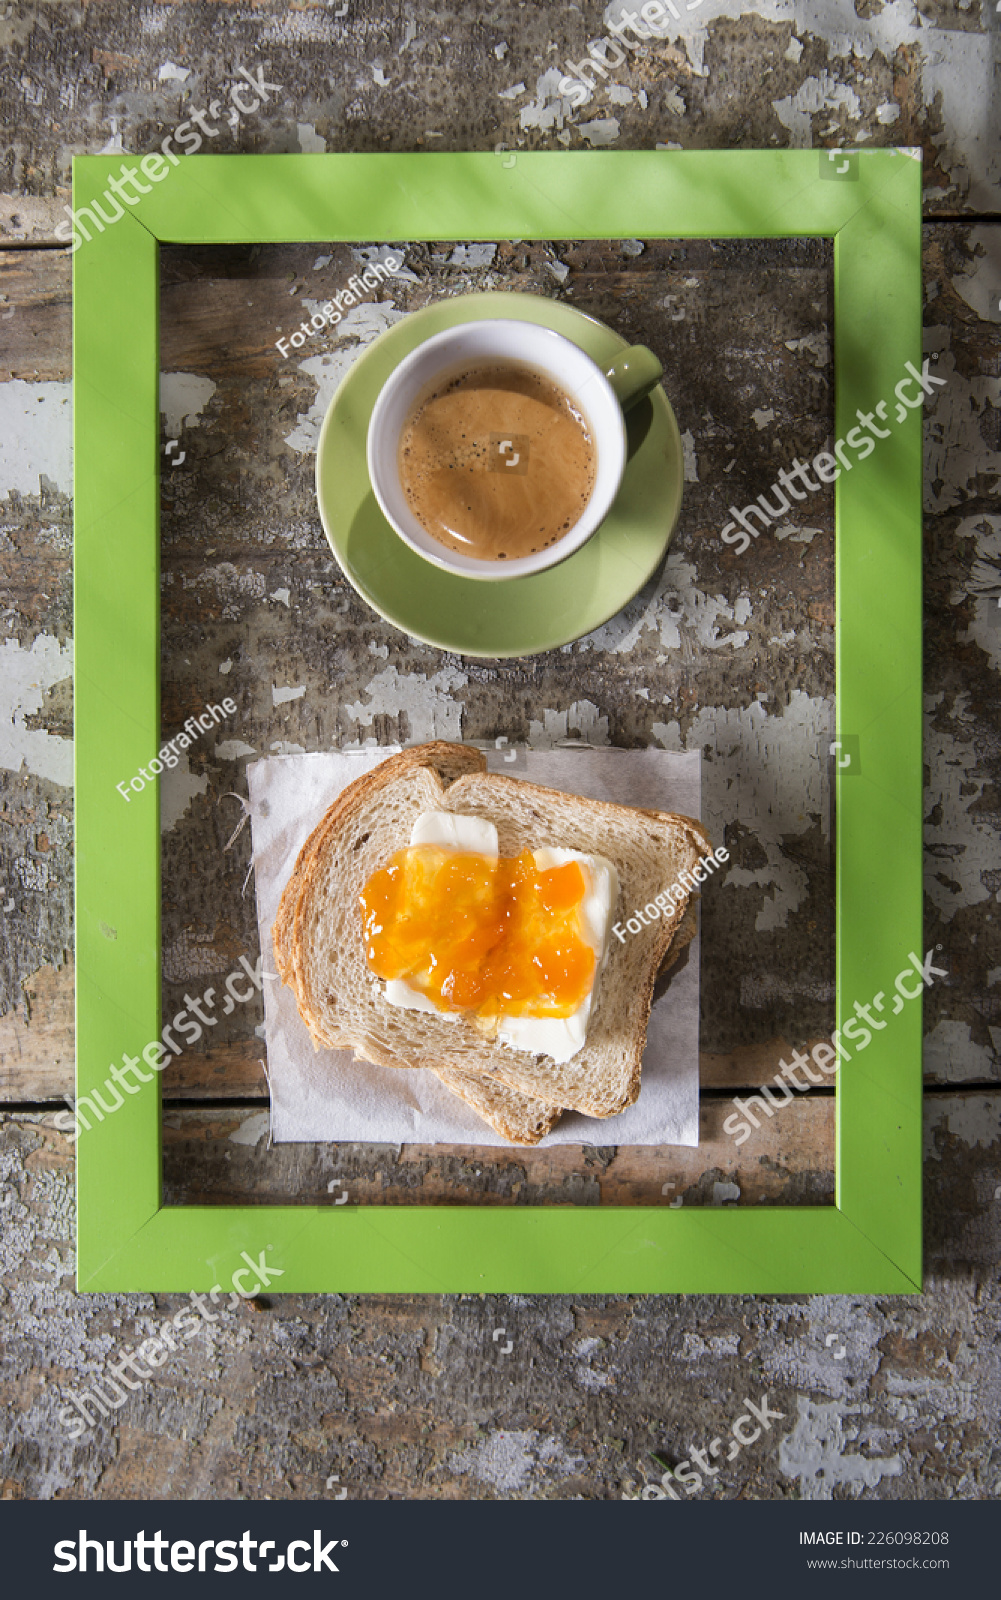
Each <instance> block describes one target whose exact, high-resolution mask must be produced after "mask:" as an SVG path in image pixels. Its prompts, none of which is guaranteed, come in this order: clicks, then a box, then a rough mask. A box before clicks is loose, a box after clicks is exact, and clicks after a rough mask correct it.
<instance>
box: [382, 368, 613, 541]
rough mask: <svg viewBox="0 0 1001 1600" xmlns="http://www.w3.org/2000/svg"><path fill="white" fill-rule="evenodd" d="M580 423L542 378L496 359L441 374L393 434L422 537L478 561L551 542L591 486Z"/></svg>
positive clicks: (591, 456) (569, 523)
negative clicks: (399, 429) (398, 431)
mask: <svg viewBox="0 0 1001 1600" xmlns="http://www.w3.org/2000/svg"><path fill="white" fill-rule="evenodd" d="M595 465H596V451H595V447H594V441H593V439H592V437H591V432H590V429H589V427H588V424H587V421H586V419H585V417H584V415H583V413H582V412H581V411H580V409H579V408H578V407H577V406H576V405H575V404H574V402H573V401H572V400H571V398H570V396H569V395H567V394H566V393H565V391H564V390H563V389H561V388H560V387H559V385H558V384H556V383H554V382H553V380H552V379H551V378H550V377H548V376H547V375H546V374H543V373H540V372H536V371H534V370H533V369H532V368H531V367H529V366H525V365H524V364H522V363H521V362H515V361H502V360H497V359H496V358H494V359H492V360H490V361H483V362H480V363H479V364H477V365H473V366H466V367H464V368H463V370H462V371H461V372H459V373H457V374H453V375H452V376H449V375H448V374H442V375H440V376H439V378H438V379H437V380H436V381H435V384H434V387H432V388H431V389H430V390H429V391H428V390H426V391H425V393H424V394H423V395H422V396H421V397H420V398H419V399H418V400H417V401H416V403H415V405H414V406H413V407H412V409H411V412H410V415H409V416H408V418H407V420H406V423H405V424H404V427H403V430H402V433H401V435H400V443H399V452H398V470H399V475H400V483H401V486H402V488H403V492H404V495H405V497H406V501H407V504H408V506H409V507H410V510H411V511H412V512H413V514H414V516H415V517H416V518H417V520H418V522H419V523H420V525H421V527H422V528H423V529H424V531H425V532H426V533H428V534H429V535H430V536H431V538H432V539H435V540H437V541H438V543H439V544H442V545H444V546H445V548H446V549H448V550H453V551H457V552H460V553H462V554H463V555H468V556H474V557H476V558H477V559H478V560H481V561H505V560H517V559H519V558H521V557H524V556H531V555H535V554H536V553H537V552H538V551H541V550H545V549H548V547H549V546H550V545H554V544H556V542H557V540H559V539H562V538H563V537H564V535H565V534H567V533H569V531H570V529H571V528H572V527H573V526H574V524H575V523H576V522H578V521H579V520H580V518H581V516H582V515H583V512H584V509H585V507H586V505H587V503H588V501H589V500H590V498H591V492H592V490H593V488H594V479H595Z"/></svg>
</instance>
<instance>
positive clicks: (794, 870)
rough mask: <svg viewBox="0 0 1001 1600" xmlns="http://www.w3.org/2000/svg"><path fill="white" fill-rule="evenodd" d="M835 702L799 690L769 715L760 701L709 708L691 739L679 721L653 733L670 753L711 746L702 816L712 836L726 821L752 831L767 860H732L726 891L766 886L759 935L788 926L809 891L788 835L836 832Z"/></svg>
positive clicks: (704, 777)
mask: <svg viewBox="0 0 1001 1600" xmlns="http://www.w3.org/2000/svg"><path fill="white" fill-rule="evenodd" d="M833 728H834V704H833V701H831V700H829V699H826V698H822V699H819V698H818V699H815V698H813V697H812V696H810V695H807V694H804V693H803V691H802V690H800V689H794V690H793V692H792V694H791V695H790V697H789V704H788V705H787V706H785V707H784V708H783V710H782V712H781V713H780V714H779V715H778V716H770V715H769V714H768V712H766V711H765V709H764V707H763V706H762V705H760V704H755V705H752V706H748V707H746V708H744V709H734V710H731V709H729V708H727V707H725V706H718V707H716V706H706V707H703V708H702V709H701V710H700V711H699V712H698V714H697V715H696V716H695V717H694V719H693V721H692V723H691V725H690V727H689V729H688V733H687V735H686V738H685V741H684V743H682V740H681V727H680V724H679V723H678V722H668V723H664V722H655V723H654V724H653V728H652V730H651V731H652V735H653V737H654V738H655V739H656V740H657V741H658V742H659V743H660V744H662V745H663V746H664V748H665V749H667V750H682V749H686V750H702V751H703V752H705V751H706V750H708V751H709V752H711V754H710V755H709V756H708V757H707V758H706V759H705V760H704V761H703V766H702V820H703V822H704V824H705V826H706V829H707V831H708V833H709V837H710V838H711V839H716V840H719V839H722V838H723V829H724V827H725V826H726V824H727V823H731V824H732V823H734V822H739V823H740V824H741V825H742V826H743V827H745V828H747V830H748V831H749V832H750V833H753V834H754V836H755V838H756V839H757V841H758V843H759V844H760V845H761V847H762V849H763V850H764V852H765V855H766V857H767V860H766V862H765V864H764V865H763V866H761V867H757V868H755V869H754V870H751V869H749V868H747V867H738V866H736V865H734V864H733V863H731V865H730V868H729V870H728V872H727V877H726V883H725V885H724V887H725V889H726V890H731V889H749V888H752V887H755V888H758V889H760V890H762V891H763V895H762V902H761V909H760V911H759V912H758V914H757V917H756V919H755V924H754V926H755V928H756V930H757V931H758V932H759V933H764V932H769V931H771V930H772V929H775V928H785V927H787V926H788V923H789V915H790V913H791V912H793V911H795V910H797V909H798V907H799V906H800V905H801V903H802V902H803V900H804V899H805V898H806V896H807V894H808V892H809V879H808V877H807V874H806V872H805V871H804V869H803V868H802V867H800V866H799V865H798V864H797V863H796V862H795V861H792V860H790V858H789V857H788V856H787V855H786V854H785V852H784V850H783V847H782V843H783V840H784V839H785V838H786V837H787V836H788V835H790V834H791V835H797V834H802V833H806V832H807V831H808V830H809V829H810V828H812V827H816V826H818V825H819V827H820V828H821V831H822V833H823V835H824V836H825V837H828V836H829V832H830V800H829V772H828V754H827V752H828V746H829V744H830V741H831V739H832V738H833V737H834V735H833Z"/></svg>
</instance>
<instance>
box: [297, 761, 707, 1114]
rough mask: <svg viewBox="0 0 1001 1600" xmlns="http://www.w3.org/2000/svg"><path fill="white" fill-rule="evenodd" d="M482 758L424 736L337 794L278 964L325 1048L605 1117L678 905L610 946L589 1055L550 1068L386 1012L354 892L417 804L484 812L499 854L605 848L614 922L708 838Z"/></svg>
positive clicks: (451, 1025) (628, 1087)
mask: <svg viewBox="0 0 1001 1600" xmlns="http://www.w3.org/2000/svg"><path fill="white" fill-rule="evenodd" d="M485 765H486V763H485V761H484V759H483V757H482V756H481V755H480V754H479V752H477V751H474V750H470V749H468V747H464V746H455V745H442V744H433V745H424V746H417V747H415V748H414V749H411V750H406V751H404V752H403V753H402V754H401V755H398V756H392V757H390V758H389V759H388V760H387V761H385V762H383V763H382V765H381V766H379V767H378V768H376V769H375V770H374V771H372V772H370V773H366V774H365V775H363V776H362V777H360V778H358V779H356V781H355V782H354V783H353V784H351V785H349V786H348V788H347V789H345V790H344V791H343V792H342V793H341V794H340V795H339V796H338V798H337V799H336V800H335V801H334V803H333V805H331V806H330V808H329V809H328V811H327V813H326V815H325V817H324V818H323V820H322V821H321V823H320V824H319V826H318V827H317V828H316V829H315V830H314V832H313V834H312V835H311V836H310V839H309V840H308V841H307V844H306V846H304V848H303V851H302V852H300V857H299V860H298V862H297V864H296V868H295V871H294V872H293V874H292V878H291V879H290V881H289V883H288V885H287V886H286V889H285V893H284V894H283V897H282V903H281V906H280V909H279V913H278V917H277V919H276V923H275V929H274V942H275V956H276V961H277V963H278V970H279V973H280V974H281V976H282V978H283V980H284V981H285V982H287V983H290V984H291V986H292V988H293V989H294V991H295V994H296V998H297V1001H298V1004H299V1011H300V1014H301V1016H302V1017H303V1020H304V1021H305V1023H306V1025H307V1027H308V1028H309V1029H310V1032H311V1033H312V1035H313V1037H314V1040H316V1041H317V1042H318V1043H319V1044H322V1045H326V1046H328V1047H329V1048H331V1049H353V1050H354V1051H355V1052H356V1053H357V1054H358V1055H360V1056H362V1057H364V1058H366V1059H368V1060H371V1061H375V1062H377V1063H379V1064H380V1065H383V1066H398V1067H412V1066H420V1065H424V1066H434V1067H435V1068H444V1069H446V1070H449V1071H451V1072H453V1073H454V1072H460V1073H463V1074H466V1075H472V1076H474V1077H478V1078H480V1079H481V1080H482V1081H483V1082H485V1083H486V1084H495V1085H501V1086H503V1087H505V1088H508V1089H514V1090H517V1091H519V1092H520V1093H521V1094H522V1095H524V1096H527V1097H528V1098H529V1099H532V1100H537V1101H539V1102H542V1103H544V1104H546V1105H548V1106H550V1107H570V1108H572V1109H575V1110H579V1111H582V1112H584V1113H586V1114H587V1115H589V1116H598V1117H607V1116H614V1115H615V1114H616V1113H617V1112H619V1111H622V1110H624V1109H625V1107H626V1106H628V1105H631V1104H632V1103H633V1101H634V1100H635V1099H636V1096H637V1094H638V1092H639V1072H640V1062H641V1059H642V1053H643V1045H644V1041H645V1037H646V1025H647V1019H648V1015H649V1009H650V1002H651V997H652V993H653V984H654V979H655V977H656V974H657V971H658V969H659V967H660V965H661V961H662V959H663V956H664V955H665V953H666V951H667V948H668V946H669V945H670V943H671V940H672V938H673V936H674V933H675V931H676V930H677V929H678V927H679V925H680V923H681V920H682V914H683V909H684V902H682V904H681V905H678V906H675V907H674V908H673V909H672V910H671V911H669V912H667V913H665V914H664V915H663V916H662V917H661V918H660V919H659V920H658V921H657V922H652V923H651V925H650V926H648V927H644V928H643V929H642V930H641V933H640V934H638V935H634V936H627V940H626V943H625V944H620V943H619V942H618V941H617V940H616V941H613V946H612V950H611V953H610V957H609V960H608V963H607V964H606V967H605V970H604V971H603V973H602V974H601V976H600V979H599V981H598V987H597V991H596V1004H595V1008H594V1010H593V1011H592V1016H591V1023H590V1027H589V1031H588V1037H587V1040H586V1041H585V1044H584V1046H583V1049H582V1050H580V1051H579V1052H578V1054H577V1055H576V1056H574V1057H573V1058H572V1059H571V1060H570V1061H568V1062H563V1063H556V1062H553V1061H552V1060H551V1059H550V1058H548V1057H545V1056H539V1057H536V1056H531V1055H529V1054H528V1053H527V1052H523V1051H517V1050H512V1049H510V1048H508V1047H507V1046H505V1045H503V1044H500V1043H498V1042H496V1041H493V1042H491V1041H488V1040H485V1039H483V1037H482V1036H481V1035H480V1034H479V1033H478V1032H477V1031H476V1030H475V1029H474V1028H472V1027H470V1026H469V1025H468V1024H467V1023H465V1022H463V1021H462V1020H456V1019H449V1018H447V1017H445V1016H442V1017H438V1016H433V1015H430V1014H427V1013H424V1012H412V1011H402V1010H399V1009H398V1008H395V1007H392V1006H389V1005H388V1004H387V1003H386V1001H385V999H384V998H383V994H382V988H381V985H380V984H379V981H378V979H376V978H375V977H374V975H373V974H372V973H371V972H370V971H369V969H368V966H367V964H366V961H365V954H364V946H363V942H362V936H361V918H360V912H359V910H358V895H359V893H360V891H361V889H362V887H363V885H364V884H365V882H366V881H367V879H368V877H369V876H370V875H371V873H372V872H374V871H375V870H376V869H377V868H378V867H381V866H383V865H384V864H385V862H386V861H387V860H388V859H389V857H390V856H391V855H392V853H393V851H394V850H396V849H399V848H400V847H401V845H405V844H406V843H408V842H409V838H410V831H411V828H412V826H413V823H414V821H415V820H416V818H417V817H418V816H419V815H420V814H421V813H422V812H424V811H438V810H444V811H449V810H451V811H456V812H464V813H466V814H472V815H478V816H484V817H488V818H489V819H490V820H491V821H493V822H494V823H495V824H496V826H497V830H498V837H499V846H500V851H501V854H502V855H516V854H517V853H518V851H519V850H521V849H523V848H529V849H532V848H537V847H538V846H540V845H546V844H550V845H557V846H564V847H568V848H570V849H576V850H580V851H584V852H587V853H594V854H598V855H603V856H606V857H608V858H609V859H610V860H612V861H613V862H614V863H615V865H616V868H617V870H618V872H619V877H620V883H621V889H622V893H621V898H620V902H619V906H620V912H619V915H621V916H627V915H629V914H631V911H632V908H633V907H635V906H640V907H644V906H645V905H646V904H647V903H648V902H649V901H650V900H651V899H653V897H654V896H655V895H656V894H658V893H660V892H661V891H662V890H663V889H665V888H667V887H668V885H670V884H672V883H673V882H674V881H675V880H676V879H677V877H678V874H679V872H681V871H682V870H684V869H690V868H691V867H693V866H694V865H695V863H696V862H697V861H698V859H699V856H700V855H701V854H703V853H705V852H707V851H708V849H709V848H710V846H709V842H708V840H707V839H706V837H705V835H704V834H703V832H702V830H701V828H700V827H699V825H698V823H696V822H693V821H692V820H691V818H688V817H682V816H677V815H674V814H672V813H667V812H658V811H645V810H638V809H633V808H630V807H626V806H616V805H610V804H607V803H604V802H600V801H592V800H585V799H581V798H579V797H577V796H568V795H563V794H560V793H559V792H558V791H555V790H551V789H543V788H541V787H539V786H538V785H536V784H529V783H525V782H522V781H520V780H518V779H514V778H510V777H507V776H505V775H501V774H487V773H486V772H485V771H484V768H485ZM449 1086H450V1087H452V1085H451V1084H450V1085H449ZM464 1087H465V1088H466V1089H467V1090H469V1086H468V1085H465V1086H464ZM536 1120H537V1119H536ZM539 1137H541V1134H540V1135H539Z"/></svg>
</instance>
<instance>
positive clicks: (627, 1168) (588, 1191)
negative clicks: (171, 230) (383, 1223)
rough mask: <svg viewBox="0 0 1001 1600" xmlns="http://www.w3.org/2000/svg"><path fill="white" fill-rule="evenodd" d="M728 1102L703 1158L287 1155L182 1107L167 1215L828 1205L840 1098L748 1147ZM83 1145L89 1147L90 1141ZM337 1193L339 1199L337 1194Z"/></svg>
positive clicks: (293, 1150)
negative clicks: (259, 1209)
mask: <svg viewBox="0 0 1001 1600" xmlns="http://www.w3.org/2000/svg"><path fill="white" fill-rule="evenodd" d="M732 1109H733V1108H732V1106H731V1104H730V1101H729V1099H723V1100H719V1099H716V1098H712V1097H709V1096H704V1097H703V1100H702V1107H701V1118H700V1139H701V1143H700V1144H699V1146H698V1148H697V1149H694V1150H684V1149H680V1148H679V1147H677V1146H663V1147H661V1146H631V1147H623V1148H622V1149H618V1150H617V1149H615V1147H613V1146H607V1147H603V1146H595V1145H583V1146H581V1145H553V1146H551V1147H549V1148H547V1149H542V1150H531V1149H523V1148H518V1147H514V1146H512V1147H510V1148H505V1149H499V1148H497V1147H489V1146H474V1145H468V1146H467V1145H449V1146H448V1147H445V1148H443V1147H441V1146H435V1145H419V1144H413V1145H410V1144H405V1145H402V1146H396V1145H375V1144H354V1143H352V1144H340V1145H337V1144H285V1145H275V1146H273V1147H271V1148H270V1149H269V1148H268V1130H267V1117H266V1114H265V1115H262V1113H261V1112H260V1111H259V1110H257V1109H256V1108H254V1107H253V1106H246V1107H243V1108H241V1109H240V1110H233V1111H229V1110H227V1111H218V1110H217V1111H208V1110H195V1109H170V1110H168V1111H167V1112H166V1113H165V1116H164V1134H163V1175H164V1198H165V1203H166V1204H168V1205H229V1204H234V1203H235V1204H240V1203H245V1204H251V1205H261V1204H264V1203H266V1202H270V1203H276V1204H277V1203H280V1204H299V1205H332V1204H336V1203H337V1201H338V1199H340V1198H341V1197H342V1196H343V1195H344V1194H345V1193H347V1194H348V1195H349V1196H350V1198H351V1201H352V1203H354V1204H359V1205H459V1204H465V1203H470V1202H475V1203H477V1204H482V1205H670V1204H672V1203H677V1202H680V1203H682V1204H684V1205H723V1204H730V1203H732V1202H738V1201H739V1203H740V1204H742V1205H830V1204H833V1200H834V1173H833V1157H834V1100H833V1097H832V1096H830V1095H825V1094H823V1093H817V1092H814V1093H811V1094H803V1095H801V1096H799V1097H798V1098H797V1099H796V1100H794V1101H790V1102H789V1104H788V1105H786V1106H784V1107H782V1108H781V1109H780V1110H778V1111H776V1113H775V1115H774V1117H773V1118H772V1119H771V1120H770V1121H768V1120H765V1119H764V1118H762V1119H761V1120H762V1126H761V1127H760V1128H759V1129H757V1130H756V1131H754V1132H752V1134H751V1136H750V1137H749V1138H747V1139H745V1141H744V1143H743V1144H742V1145H739V1146H738V1145H737V1144H736V1143H735V1141H734V1140H733V1139H731V1138H730V1137H729V1135H728V1134H726V1133H725V1132H724V1130H723V1122H724V1119H725V1118H726V1116H727V1115H728V1114H729V1112H731V1111H732ZM83 1137H86V1135H85V1134H84V1135H83ZM332 1184H335V1185H336V1187H334V1188H333V1189H332V1188H331V1185H332Z"/></svg>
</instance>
